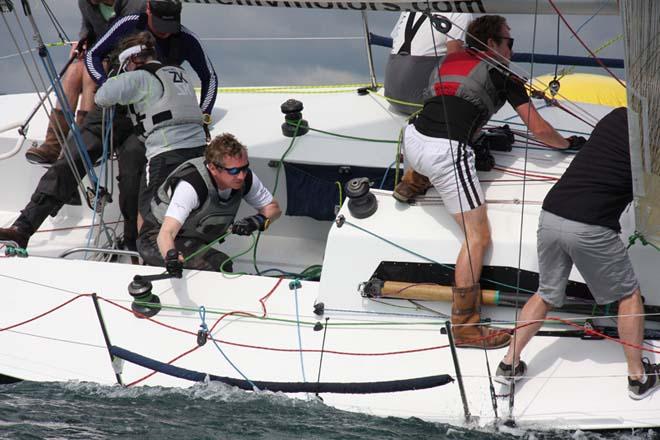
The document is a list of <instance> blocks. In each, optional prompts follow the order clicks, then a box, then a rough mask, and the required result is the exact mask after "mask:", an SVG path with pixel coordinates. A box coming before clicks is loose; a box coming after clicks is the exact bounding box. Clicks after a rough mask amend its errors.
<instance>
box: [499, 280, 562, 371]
mask: <svg viewBox="0 0 660 440" xmlns="http://www.w3.org/2000/svg"><path fill="white" fill-rule="evenodd" d="M550 309H552V307H551V306H550V305H549V304H548V303H546V302H545V301H543V299H542V298H541V297H540V296H539V294H538V293H536V294H534V295H533V296H532V297H531V298H530V299H529V300H527V303H525V306H524V307H523V309H522V311H521V312H520V316H519V317H518V321H519V322H521V324H522V325H525V324H527V323H528V322H529V321H535V322H534V323H533V324H529V325H527V326H525V327H523V328H521V329H518V330H516V334H515V336H514V337H513V339H512V340H513V343H512V344H511V345H509V351H508V352H507V353H506V356H504V359H503V361H504V363H505V364H507V365H513V363H514V361H515V363H516V364H518V362H519V361H520V352H521V351H522V350H523V349H524V348H525V346H526V345H527V343H528V342H529V341H530V340H531V339H532V337H533V336H534V335H535V334H536V332H538V331H539V329H540V328H541V326H542V325H543V320H544V319H545V317H546V316H547V315H548V312H549V311H550ZM514 353H515V359H514Z"/></svg>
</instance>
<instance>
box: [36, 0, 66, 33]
mask: <svg viewBox="0 0 660 440" xmlns="http://www.w3.org/2000/svg"><path fill="white" fill-rule="evenodd" d="M41 3H42V4H43V6H44V9H45V10H46V14H48V18H50V21H51V23H53V27H55V30H56V31H57V35H58V37H60V41H61V42H62V43H66V42H67V41H69V36H68V35H67V34H66V31H65V30H64V28H63V27H62V25H61V24H60V22H59V21H58V20H57V17H56V16H55V13H54V12H53V11H52V9H50V6H48V3H46V0H41Z"/></svg>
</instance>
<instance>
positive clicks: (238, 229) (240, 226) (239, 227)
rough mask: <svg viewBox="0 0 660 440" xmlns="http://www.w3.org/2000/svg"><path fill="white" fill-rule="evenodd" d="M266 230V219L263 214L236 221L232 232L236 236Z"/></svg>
mask: <svg viewBox="0 0 660 440" xmlns="http://www.w3.org/2000/svg"><path fill="white" fill-rule="evenodd" d="M264 230H266V217H265V216H263V215H261V214H256V215H252V216H250V217H245V218H242V219H240V220H238V221H235V222H234V224H233V225H232V227H231V232H232V233H234V234H236V235H250V234H252V233H253V232H254V231H264Z"/></svg>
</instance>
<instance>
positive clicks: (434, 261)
mask: <svg viewBox="0 0 660 440" xmlns="http://www.w3.org/2000/svg"><path fill="white" fill-rule="evenodd" d="M344 224H347V225H349V226H352V227H354V228H355V229H358V230H360V231H362V232H365V233H367V234H369V235H371V236H373V237H375V238H377V239H379V240H382V241H384V242H385V243H387V244H389V245H392V246H394V247H395V248H397V249H400V250H402V251H404V252H407V253H409V254H411V255H414V256H416V257H418V258H421V259H422V260H426V261H428V262H430V263H435V264H437V265H439V266H440V267H443V268H445V269H449V270H451V271H454V270H455V269H454V268H453V267H451V266H449V265H447V264H442V263H440V262H439V261H436V260H434V259H432V258H429V257H426V256H424V255H422V254H419V253H417V252H415V251H413V250H412V249H408V248H406V247H405V246H402V245H400V244H398V243H395V242H393V241H392V240H388V239H387V238H385V237H383V236H381V235H378V234H376V233H375V232H371V231H370V230H368V229H365V228H363V227H361V226H358V225H356V224H355V223H351V222H350V221H348V220H346V221H345V222H344ZM481 280H483V281H488V282H491V283H493V284H495V285H497V286H502V287H507V288H509V289H518V290H520V291H521V292H527V293H536V292H535V291H533V290H528V289H523V288H522V287H516V286H511V285H509V284H506V283H502V282H499V281H495V280H491V279H488V278H484V277H481Z"/></svg>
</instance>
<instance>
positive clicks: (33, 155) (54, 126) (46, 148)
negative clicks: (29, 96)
mask: <svg viewBox="0 0 660 440" xmlns="http://www.w3.org/2000/svg"><path fill="white" fill-rule="evenodd" d="M58 127H59V129H61V130H62V133H61V134H62V139H64V138H66V136H67V135H68V134H69V124H67V122H66V118H65V117H64V113H63V112H62V110H59V109H53V111H52V113H51V114H50V122H49V123H48V130H46V140H44V143H43V144H41V145H39V146H38V147H32V148H29V149H28V150H27V151H26V152H25V158H26V159H27V160H28V162H31V163H40V164H51V163H53V162H55V161H56V160H57V158H59V157H60V152H61V151H62V145H60V142H59V141H58V140H57V134H56V133H57V130H58Z"/></svg>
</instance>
